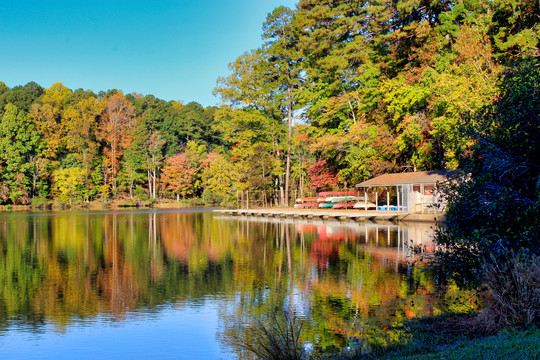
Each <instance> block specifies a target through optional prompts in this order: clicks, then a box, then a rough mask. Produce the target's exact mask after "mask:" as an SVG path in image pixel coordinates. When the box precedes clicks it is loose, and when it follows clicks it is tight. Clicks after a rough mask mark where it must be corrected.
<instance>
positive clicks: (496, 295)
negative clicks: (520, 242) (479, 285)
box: [476, 255, 540, 332]
mask: <svg viewBox="0 0 540 360" xmlns="http://www.w3.org/2000/svg"><path fill="white" fill-rule="evenodd" d="M484 273H485V274H486V286H487V287H488V290H489V293H488V296H487V299H486V307H485V308H484V310H482V312H481V313H480V314H479V315H478V317H477V319H476V322H477V325H479V326H484V327H485V331H486V332H495V331H497V330H500V329H503V328H507V327H524V328H528V327H531V326H534V325H537V326H538V325H540V257H539V256H536V255H534V256H523V255H521V256H520V255H511V256H510V258H509V259H508V261H506V262H505V263H504V264H500V263H497V262H492V263H489V264H486V265H484Z"/></svg>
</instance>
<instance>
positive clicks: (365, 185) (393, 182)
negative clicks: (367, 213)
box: [356, 170, 456, 213]
mask: <svg viewBox="0 0 540 360" xmlns="http://www.w3.org/2000/svg"><path fill="white" fill-rule="evenodd" d="M455 174H456V170H453V171H448V170H440V171H420V172H407V173H395V174H385V175H381V176H377V177H375V178H373V179H369V180H367V181H364V182H362V183H360V184H357V185H356V188H357V189H358V192H359V193H361V192H362V190H363V192H364V194H365V196H366V197H367V195H368V193H369V192H371V193H373V192H375V196H374V197H375V205H376V207H377V209H378V210H395V211H407V212H421V213H424V212H442V211H444V210H445V208H446V201H445V200H444V198H443V197H441V196H440V194H438V193H437V184H438V183H443V182H446V181H448V180H449V178H450V177H451V176H452V175H455ZM394 188H395V191H396V199H395V201H394V204H391V203H390V191H391V189H392V190H393V189H394ZM380 191H384V192H386V204H385V205H381V206H379V201H378V199H379V192H380Z"/></svg>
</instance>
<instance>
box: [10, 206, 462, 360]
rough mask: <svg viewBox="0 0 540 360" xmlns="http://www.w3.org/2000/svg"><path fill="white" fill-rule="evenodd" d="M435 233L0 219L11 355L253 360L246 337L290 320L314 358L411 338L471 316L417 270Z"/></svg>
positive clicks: (172, 219) (136, 216)
mask: <svg viewBox="0 0 540 360" xmlns="http://www.w3.org/2000/svg"><path fill="white" fill-rule="evenodd" d="M434 226H435V225H434V224H423V223H410V224H400V225H395V224H391V223H387V224H375V223H367V224H357V223H349V222H347V223H339V222H317V221H302V220H298V221H296V220H295V221H291V220H285V219H282V220H280V219H261V218H242V217H239V218H237V217H227V216H223V215H218V214H214V213H212V211H211V210H210V209H186V210H148V211H117V212H112V211H111V212H84V211H81V212H63V213H62V212H43V213H11V214H10V213H6V214H2V215H0V249H1V252H0V358H1V359H63V358H70V359H71V358H76V359H96V358H115V359H148V358H159V359H237V358H249V355H248V354H246V353H245V352H242V351H241V350H240V349H238V348H236V347H235V345H234V344H235V343H236V342H237V340H238V339H244V340H247V341H249V332H248V331H246V329H248V328H249V327H250V326H251V327H252V326H254V324H255V325H256V324H261V323H262V324H265V323H268V322H269V321H273V320H274V319H276V321H283V319H287V318H289V319H292V320H291V321H293V322H294V324H295V326H296V325H298V324H301V326H302V330H301V341H302V342H303V344H304V347H305V348H306V349H307V350H309V351H311V352H313V353H332V352H338V351H343V350H344V349H345V350H347V349H350V348H354V347H358V346H362V344H364V343H368V342H377V343H381V344H386V343H389V342H392V341H405V340H406V338H407V334H403V333H402V331H399V330H395V326H397V325H399V324H401V323H402V322H403V321H405V320H406V319H411V318H415V317H421V316H428V315H437V314H441V313H444V312H446V311H455V310H458V311H459V310H462V309H463V308H466V307H468V306H470V305H469V303H470V301H471V299H470V295H469V294H466V293H463V292H459V291H458V290H457V289H456V288H455V286H452V285H449V284H447V283H445V282H444V281H440V280H438V279H437V277H434V276H432V275H431V274H429V273H428V272H426V271H423V266H421V265H420V264H418V261H419V260H422V259H423V258H424V257H426V256H429V254H430V253H431V252H432V251H433V250H434V245H433V242H432V239H433V232H434V229H433V228H434ZM287 314H294V315H293V316H291V315H289V316H287ZM401 337H403V339H402V338H401ZM235 341H236V342H235Z"/></svg>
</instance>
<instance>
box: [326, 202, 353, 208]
mask: <svg viewBox="0 0 540 360" xmlns="http://www.w3.org/2000/svg"><path fill="white" fill-rule="evenodd" d="M354 205H356V203H339V204H336V205H334V206H332V209H352V208H353V207H354Z"/></svg>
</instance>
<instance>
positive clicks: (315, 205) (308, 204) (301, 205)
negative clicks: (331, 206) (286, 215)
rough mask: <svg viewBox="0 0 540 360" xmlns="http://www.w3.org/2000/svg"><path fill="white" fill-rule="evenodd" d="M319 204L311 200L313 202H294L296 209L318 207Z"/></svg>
mask: <svg viewBox="0 0 540 360" xmlns="http://www.w3.org/2000/svg"><path fill="white" fill-rule="evenodd" d="M318 206H319V203H316V202H315V203H314V202H311V203H299V204H294V208H295V209H300V208H311V207H318Z"/></svg>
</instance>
